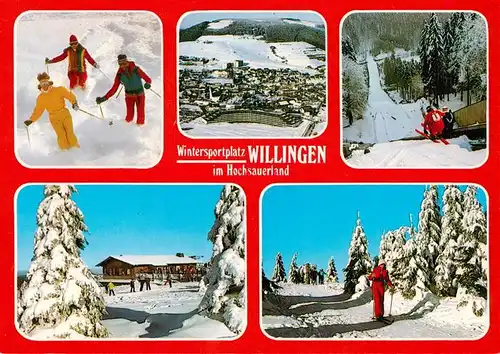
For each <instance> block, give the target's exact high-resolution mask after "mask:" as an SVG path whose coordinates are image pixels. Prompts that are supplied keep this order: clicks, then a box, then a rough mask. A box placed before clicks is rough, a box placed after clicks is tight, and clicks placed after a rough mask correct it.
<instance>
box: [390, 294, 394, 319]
mask: <svg viewBox="0 0 500 354" xmlns="http://www.w3.org/2000/svg"><path fill="white" fill-rule="evenodd" d="M393 297H394V294H391V306H389V316H392V315H391V314H392V298H393Z"/></svg>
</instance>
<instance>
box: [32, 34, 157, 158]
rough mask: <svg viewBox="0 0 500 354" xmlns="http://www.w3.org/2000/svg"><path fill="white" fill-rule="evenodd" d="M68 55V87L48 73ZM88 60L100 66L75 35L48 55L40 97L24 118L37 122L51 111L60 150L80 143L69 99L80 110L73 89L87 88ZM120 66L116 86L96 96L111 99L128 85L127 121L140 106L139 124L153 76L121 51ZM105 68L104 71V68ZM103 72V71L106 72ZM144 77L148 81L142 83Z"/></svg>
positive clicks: (138, 111) (99, 102)
mask: <svg viewBox="0 0 500 354" xmlns="http://www.w3.org/2000/svg"><path fill="white" fill-rule="evenodd" d="M64 59H68V79H69V88H70V90H68V89H67V88H65V87H63V86H54V83H53V82H52V81H51V80H50V76H49V74H48V64H53V63H58V62H60V61H62V60H64ZM87 61H88V62H89V63H90V64H91V65H92V66H93V67H94V68H96V69H99V70H100V67H99V65H98V63H97V62H96V61H95V60H94V59H93V58H92V56H91V55H90V53H89V52H88V50H87V49H86V48H85V47H83V46H82V45H81V43H79V41H78V39H77V37H76V36H75V35H73V34H72V35H71V36H70V37H69V46H68V47H66V48H65V49H64V50H63V52H62V54H60V55H58V56H56V57H55V58H52V59H49V58H45V64H46V65H47V72H43V73H40V74H38V76H37V80H38V82H39V83H38V90H39V91H40V94H39V96H38V98H37V101H36V105H35V108H34V110H33V113H32V114H31V117H30V118H29V119H28V120H25V121H24V124H25V126H26V127H29V126H30V125H31V124H33V123H34V122H36V121H37V120H38V119H39V118H40V117H41V116H42V114H43V113H44V112H45V110H46V111H47V112H48V113H49V121H50V123H51V125H52V128H53V129H54V132H55V133H56V136H57V143H58V145H59V148H60V149H61V150H68V149H70V148H78V147H80V145H79V143H78V139H77V137H76V135H75V132H74V129H73V118H72V116H71V113H70V111H69V110H68V109H67V108H66V101H65V100H67V101H69V102H70V103H71V105H72V108H73V109H74V110H75V111H78V110H79V108H80V107H79V106H78V102H77V99H76V96H75V94H74V93H73V92H72V90H74V89H75V88H77V87H79V88H81V89H82V90H85V89H86V83H87V78H88V76H87V66H86V62H87ZM117 64H118V70H117V72H116V74H115V77H114V81H113V86H112V87H111V89H110V90H109V91H108V92H107V93H106V94H105V95H104V96H102V97H97V98H96V103H97V104H98V105H100V104H101V103H103V102H105V101H107V100H108V99H110V98H111V97H112V96H113V95H114V94H115V92H116V91H117V90H118V88H119V86H120V84H121V85H123V87H124V89H125V104H126V107H127V113H126V117H125V121H126V122H127V123H130V122H132V121H133V120H134V114H135V109H136V108H137V125H139V126H142V125H143V124H144V123H145V103H146V97H145V94H144V93H145V91H144V89H146V90H147V89H150V88H151V82H152V80H151V78H150V77H149V76H148V75H147V74H146V73H145V72H144V71H143V70H142V69H141V68H140V67H139V66H137V65H136V63H135V62H133V61H130V60H129V59H128V58H127V56H126V55H125V54H120V55H118V58H117ZM101 72H102V71H101ZM103 74H104V73H103ZM143 81H144V82H145V83H144V84H143Z"/></svg>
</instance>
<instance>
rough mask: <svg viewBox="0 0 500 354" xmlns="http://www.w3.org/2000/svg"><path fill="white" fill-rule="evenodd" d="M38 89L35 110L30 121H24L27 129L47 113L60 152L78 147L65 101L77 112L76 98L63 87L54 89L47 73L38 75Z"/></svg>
mask: <svg viewBox="0 0 500 354" xmlns="http://www.w3.org/2000/svg"><path fill="white" fill-rule="evenodd" d="M37 79H38V81H39V85H38V89H39V90H40V95H39V96H38V98H37V100H36V105H35V109H34V110H33V113H32V114H31V117H30V119H28V120H26V121H24V124H25V125H26V126H27V127H28V126H30V125H31V124H32V123H33V122H36V121H37V120H38V119H39V118H40V117H41V116H42V114H43V112H44V111H45V110H47V111H48V112H49V120H50V124H51V125H52V128H53V129H54V131H55V133H56V135H57V144H58V145H59V148H61V150H67V149H69V148H73V147H77V148H78V147H80V145H79V144H78V139H77V138H76V135H75V133H74V131H73V119H72V118H71V114H70V113H69V111H68V109H67V108H66V102H65V101H64V100H65V99H66V100H68V101H69V102H70V103H71V105H72V106H73V109H74V110H75V111H77V110H78V103H77V101H76V96H75V95H74V94H73V93H72V92H71V91H69V90H68V89H67V88H65V87H63V86H57V87H54V86H53V85H54V83H53V82H52V81H50V76H49V75H48V74H47V73H41V74H38V76H37Z"/></svg>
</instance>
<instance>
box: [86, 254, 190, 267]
mask: <svg viewBox="0 0 500 354" xmlns="http://www.w3.org/2000/svg"><path fill="white" fill-rule="evenodd" d="M110 258H114V259H117V260H119V261H122V262H125V263H128V264H131V265H145V264H147V265H154V266H163V265H167V264H196V263H198V261H197V260H196V259H194V258H191V257H177V256H175V255H151V256H141V255H119V256H109V257H107V258H106V259H105V260H103V261H102V262H100V263H99V264H97V265H96V267H100V266H102V265H103V264H104V263H105V262H107V261H108V260H109V259H110Z"/></svg>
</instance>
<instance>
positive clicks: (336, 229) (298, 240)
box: [262, 185, 486, 279]
mask: <svg viewBox="0 0 500 354" xmlns="http://www.w3.org/2000/svg"><path fill="white" fill-rule="evenodd" d="M424 187H425V186H424V185H330V186H327V185H324V186H322V185H316V186H314V185H302V186H276V187H271V188H270V189H268V190H267V192H266V193H265V195H264V197H263V202H262V208H263V209H262V256H263V266H264V271H265V272H266V275H267V276H271V275H272V271H273V267H274V262H275V257H276V254H277V253H278V252H281V254H282V255H283V261H284V265H285V270H286V271H287V272H288V267H289V266H290V262H291V260H292V256H293V254H294V253H295V252H298V257H297V262H298V264H299V265H300V264H304V263H307V262H309V263H312V264H317V265H318V267H319V268H323V269H324V270H325V271H326V269H327V267H328V260H329V258H330V256H333V257H334V260H335V265H336V268H337V271H338V272H339V275H340V279H343V273H342V269H343V268H344V267H345V266H346V264H347V260H348V255H347V252H348V249H349V244H350V242H351V237H352V232H353V230H354V226H355V224H356V216H357V212H358V211H359V212H360V217H361V223H362V226H363V228H364V231H365V233H366V236H367V238H368V248H369V252H370V255H371V257H372V258H373V256H374V255H376V254H378V248H379V243H380V237H381V235H382V233H383V232H384V230H385V231H389V230H394V229H397V228H399V227H400V226H404V225H409V214H410V213H411V214H412V216H413V223H414V225H415V227H417V226H418V213H419V211H420V204H421V202H422V199H423V193H424ZM459 188H460V189H461V190H465V186H459ZM443 190H444V187H442V186H439V198H440V199H441V197H442V193H443ZM477 195H478V200H479V201H480V203H481V204H482V205H483V209H486V197H485V194H484V191H483V190H482V189H480V188H479V189H478V193H477Z"/></svg>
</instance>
